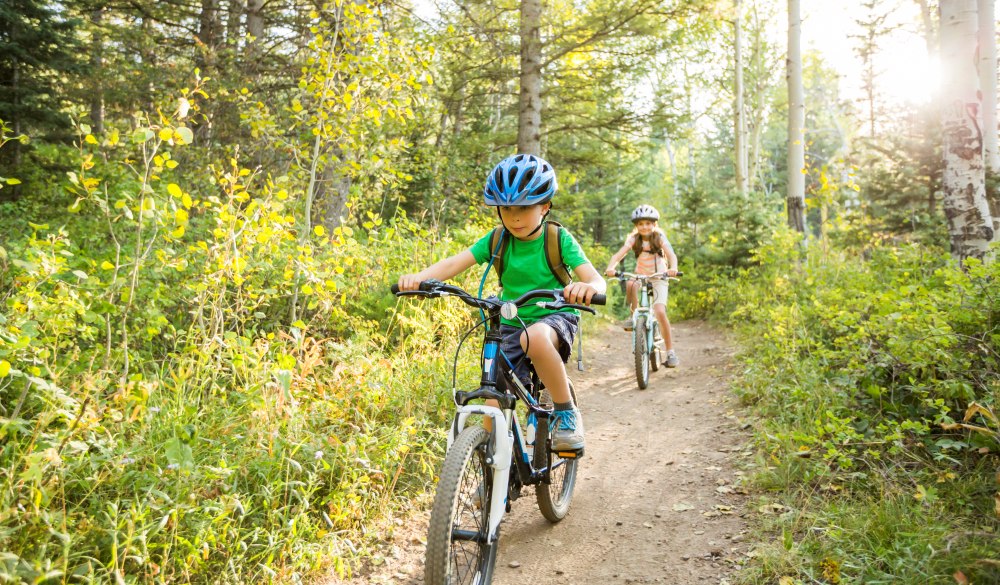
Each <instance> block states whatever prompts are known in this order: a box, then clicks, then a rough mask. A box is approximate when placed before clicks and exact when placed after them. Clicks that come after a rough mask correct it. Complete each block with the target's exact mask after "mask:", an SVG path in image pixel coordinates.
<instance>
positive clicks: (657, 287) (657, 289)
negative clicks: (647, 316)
mask: <svg viewBox="0 0 1000 585" xmlns="http://www.w3.org/2000/svg"><path fill="white" fill-rule="evenodd" d="M650 282H651V283H652V285H653V304H654V305H663V306H664V307H665V306H667V291H668V290H670V286H669V285H668V284H667V281H666V280H660V279H657V280H652V281H650Z"/></svg>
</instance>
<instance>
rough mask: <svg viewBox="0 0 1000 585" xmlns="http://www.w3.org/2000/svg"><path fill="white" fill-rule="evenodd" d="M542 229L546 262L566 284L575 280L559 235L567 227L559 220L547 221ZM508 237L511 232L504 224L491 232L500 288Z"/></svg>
mask: <svg viewBox="0 0 1000 585" xmlns="http://www.w3.org/2000/svg"><path fill="white" fill-rule="evenodd" d="M542 229H543V230H544V231H543V232H542V237H543V238H545V242H544V246H545V262H546V264H548V265H549V270H551V271H552V275H553V276H555V277H556V280H558V281H559V282H560V283H561V284H562V285H563V286H566V285H567V284H569V283H571V282H573V275H572V274H570V271H569V267H568V266H566V263H565V262H563V259H562V239H561V238H560V237H559V236H560V234H561V233H562V231H563V229H565V228H563V226H562V225H560V224H559V223H557V222H554V221H546V222H545V225H544V227H543V228H542ZM508 237H509V233H508V232H507V230H505V229H504V228H503V226H500V227H496V228H493V233H492V234H490V253H491V254H493V268H494V269H495V270H496V271H497V280H499V281H500V288H503V269H504V262H503V256H504V253H505V252H506V250H507V239H508Z"/></svg>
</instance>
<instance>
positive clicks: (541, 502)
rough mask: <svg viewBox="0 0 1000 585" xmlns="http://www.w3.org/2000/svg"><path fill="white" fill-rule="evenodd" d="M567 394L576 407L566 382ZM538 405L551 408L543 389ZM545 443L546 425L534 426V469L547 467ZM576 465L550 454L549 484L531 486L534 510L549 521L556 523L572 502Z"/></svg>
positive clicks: (575, 461)
mask: <svg viewBox="0 0 1000 585" xmlns="http://www.w3.org/2000/svg"><path fill="white" fill-rule="evenodd" d="M569 393H570V396H572V397H573V404H576V405H577V408H579V403H578V402H577V401H576V391H575V390H574V389H573V383H572V382H570V383H569ZM538 402H539V404H540V405H542V406H544V407H546V408H552V406H553V404H552V398H551V397H550V396H549V391H548V390H546V389H545V388H542V392H541V396H540V397H539V399H538ZM549 444H550V443H549V428H548V425H547V424H540V425H538V430H537V431H536V432H535V450H534V460H533V461H532V465H533V466H534V468H535V469H541V468H543V467H545V466H546V465H548V464H549V462H548V455H549V453H548V446H549ZM578 462H579V460H578V459H563V458H562V457H559V456H558V455H556V454H555V453H552V469H550V470H549V483H539V484H537V485H536V486H535V500H536V501H537V502H538V510H539V511H540V512H541V513H542V516H545V519H546V520H548V521H549V522H552V523H555V522H559V521H560V520H562V519H563V518H565V517H566V514H568V513H569V505H570V503H571V502H572V501H573V488H574V487H576V471H577V465H578Z"/></svg>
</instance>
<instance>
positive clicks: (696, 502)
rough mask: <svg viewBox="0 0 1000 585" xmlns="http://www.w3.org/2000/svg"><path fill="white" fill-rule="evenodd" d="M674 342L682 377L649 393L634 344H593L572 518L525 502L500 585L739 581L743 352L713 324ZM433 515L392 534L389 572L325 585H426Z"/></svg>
mask: <svg viewBox="0 0 1000 585" xmlns="http://www.w3.org/2000/svg"><path fill="white" fill-rule="evenodd" d="M673 330H674V339H675V345H676V347H677V355H678V356H679V357H680V360H681V365H680V367H678V368H676V369H665V368H662V367H661V368H660V371H658V372H651V374H650V384H649V388H647V389H646V390H639V389H638V386H637V385H636V382H635V374H634V373H633V367H632V356H631V348H630V344H629V342H628V337H627V335H628V334H627V333H625V332H623V331H622V330H621V329H620V328H617V327H612V326H602V328H601V330H600V331H599V332H598V333H597V334H596V335H590V336H589V337H588V338H586V339H585V340H584V342H585V343H584V358H585V363H584V365H585V367H586V371H584V372H578V371H576V365H575V364H576V362H575V355H574V361H571V362H570V364H569V365H568V367H569V369H570V376H571V377H572V379H573V381H574V384H575V386H576V388H577V394H578V396H579V399H580V403H581V408H582V410H583V413H584V421H585V424H586V431H587V451H586V456H585V457H584V459H583V460H582V461H581V466H580V467H581V469H580V476H579V478H578V482H577V487H576V492H575V495H574V498H573V505H572V508H571V509H570V513H569V516H568V517H567V518H566V519H565V520H563V521H562V522H560V523H559V524H555V525H552V524H549V523H548V522H547V521H546V520H545V519H544V518H543V517H542V516H541V514H540V513H539V512H538V509H537V507H536V505H535V498H534V497H533V494H532V493H531V491H530V488H529V489H527V490H525V493H524V494H522V498H521V499H519V500H517V501H515V502H514V503H513V511H512V512H511V513H510V514H509V515H508V516H507V517H506V518H505V520H504V523H503V524H502V525H501V546H500V554H499V558H498V561H497V575H496V578H495V579H494V583H495V584H496V585H522V584H524V583H531V584H532V585H550V584H551V585H556V584H559V585H605V584H609V583H610V584H613V583H622V584H628V583H671V584H674V585H686V584H701V583H712V584H720V585H725V584H727V583H728V582H729V581H730V580H729V578H728V576H729V575H730V574H731V573H732V572H733V571H734V570H735V568H736V564H737V563H738V562H739V560H740V559H742V558H744V555H745V549H746V544H745V543H744V542H743V538H744V530H745V527H744V522H743V520H742V518H741V516H742V515H743V503H744V496H742V495H741V492H742V491H743V490H742V488H741V487H740V473H739V471H738V470H737V462H738V459H739V457H742V456H745V455H746V453H744V452H743V450H744V442H745V440H746V438H747V437H746V435H745V433H743V432H742V431H740V430H739V421H738V420H737V416H736V415H737V413H736V412H735V409H736V401H735V399H734V398H733V397H732V396H731V395H730V393H729V392H728V378H729V372H728V366H729V362H730V360H731V357H732V351H733V350H732V348H731V347H730V345H729V344H728V341H727V339H726V338H725V336H724V334H723V333H722V332H721V331H719V330H718V329H715V328H712V327H710V326H708V325H707V324H704V323H701V322H693V321H688V322H682V323H677V324H675V325H674V327H673ZM428 507H429V503H428ZM428 514H429V513H428V512H427V510H423V511H421V512H419V513H417V514H416V515H415V521H414V522H412V523H409V524H412V525H413V526H414V527H415V528H414V529H413V530H403V529H401V527H398V528H397V529H396V530H394V531H393V532H394V537H393V542H391V543H387V548H386V555H385V559H384V560H385V562H384V563H382V564H380V565H379V566H377V567H374V568H371V569H368V570H366V571H364V573H365V574H363V575H360V576H357V577H355V578H354V579H352V580H349V581H338V580H336V579H334V580H328V581H325V582H324V585H362V584H364V585H371V584H376V583H378V584H381V583H398V584H406V585H416V584H419V583H422V582H423V553H424V545H423V541H424V534H425V532H424V531H425V530H426V522H427V517H428Z"/></svg>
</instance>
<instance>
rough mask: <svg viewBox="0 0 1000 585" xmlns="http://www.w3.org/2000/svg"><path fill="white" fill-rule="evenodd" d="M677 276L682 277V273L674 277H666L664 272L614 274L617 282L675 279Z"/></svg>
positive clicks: (619, 272) (620, 272)
mask: <svg viewBox="0 0 1000 585" xmlns="http://www.w3.org/2000/svg"><path fill="white" fill-rule="evenodd" d="M679 276H684V273H683V272H680V271H678V272H677V275H676V276H667V273H666V272H657V273H656V274H636V273H634V272H622V271H618V272H615V278H617V279H619V280H632V279H636V280H656V279H663V278H673V279H677V277H679Z"/></svg>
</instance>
